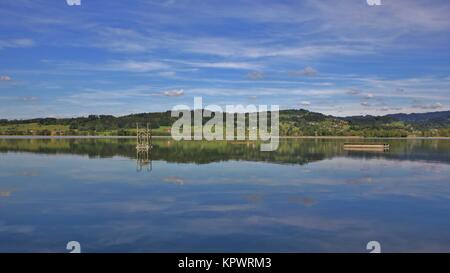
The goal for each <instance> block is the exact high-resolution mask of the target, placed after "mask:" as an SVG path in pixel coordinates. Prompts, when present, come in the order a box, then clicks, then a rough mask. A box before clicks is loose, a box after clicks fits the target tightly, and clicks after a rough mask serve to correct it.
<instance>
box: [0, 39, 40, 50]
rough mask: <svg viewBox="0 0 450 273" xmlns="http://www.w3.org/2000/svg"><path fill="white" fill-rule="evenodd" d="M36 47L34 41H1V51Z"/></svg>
mask: <svg viewBox="0 0 450 273" xmlns="http://www.w3.org/2000/svg"><path fill="white" fill-rule="evenodd" d="M32 46H34V41H33V40H31V39H12V40H0V49H3V48H25V47H32Z"/></svg>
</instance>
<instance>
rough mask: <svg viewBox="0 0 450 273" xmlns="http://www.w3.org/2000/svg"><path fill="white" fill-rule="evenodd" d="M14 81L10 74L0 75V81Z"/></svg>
mask: <svg viewBox="0 0 450 273" xmlns="http://www.w3.org/2000/svg"><path fill="white" fill-rule="evenodd" d="M9 81H12V79H11V77H10V76H0V82H9Z"/></svg>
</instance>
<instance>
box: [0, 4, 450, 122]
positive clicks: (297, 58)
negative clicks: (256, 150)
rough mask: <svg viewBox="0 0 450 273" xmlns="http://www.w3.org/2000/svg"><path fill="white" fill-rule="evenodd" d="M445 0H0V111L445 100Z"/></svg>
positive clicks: (350, 109) (380, 111)
mask: <svg viewBox="0 0 450 273" xmlns="http://www.w3.org/2000/svg"><path fill="white" fill-rule="evenodd" d="M449 14H450V2H449V1H446V0H442V1H439V0H438V1H420V0H395V1H394V0H382V5H381V6H369V5H368V4H367V3H366V0H348V1H332V0H330V1H327V0H324V1H319V0H305V1H264V0H258V1H256V0H254V1H216V0H208V1H200V0H198V1H191V0H184V1H183V0H162V1H156V0H129V1H112V0H109V1H107V0H81V5H80V6H69V5H67V3H66V0H3V1H1V3H0V118H9V119H11V118H32V117H47V116H51V117H72V116H80V115H88V114H113V115H124V114H129V113H139V112H153V111H163V110H170V109H171V108H172V107H173V106H175V105H177V104H187V105H190V106H192V105H193V97H194V96H202V97H203V101H204V104H219V105H225V104H278V105H280V107H281V108H282V109H286V108H296V109H298V108H305V109H309V110H311V111H318V112H322V113H326V114H333V115H338V116H345V115H360V114H375V115H384V114H388V113H397V112H405V113H410V112H429V111H441V110H449V109H450V107H449V105H450V98H449V97H450V96H449V94H450V62H449V61H450V50H449V42H450V16H449Z"/></svg>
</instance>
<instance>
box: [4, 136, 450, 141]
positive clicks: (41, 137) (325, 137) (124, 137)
mask: <svg viewBox="0 0 450 273" xmlns="http://www.w3.org/2000/svg"><path fill="white" fill-rule="evenodd" d="M134 138H136V136H32V135H28V136H25V135H20V136H12V135H11V136H8V135H0V139H134ZM153 138H155V139H170V138H172V137H171V136H153ZM279 138H280V139H403V140H417V139H419V140H420V139H435V140H440V139H441V140H450V137H363V136H280V137H279ZM225 140H226V139H224V141H225Z"/></svg>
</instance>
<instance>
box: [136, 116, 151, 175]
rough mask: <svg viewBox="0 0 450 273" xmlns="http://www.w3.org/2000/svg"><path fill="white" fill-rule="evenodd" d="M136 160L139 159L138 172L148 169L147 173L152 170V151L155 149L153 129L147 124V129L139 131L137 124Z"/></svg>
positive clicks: (137, 124)
mask: <svg viewBox="0 0 450 273" xmlns="http://www.w3.org/2000/svg"><path fill="white" fill-rule="evenodd" d="M136 141H137V143H136V158H137V171H139V172H140V171H142V169H143V168H146V169H147V171H151V170H152V158H151V149H152V148H153V142H152V129H151V127H149V124H148V123H147V127H146V128H144V129H139V123H136Z"/></svg>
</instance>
